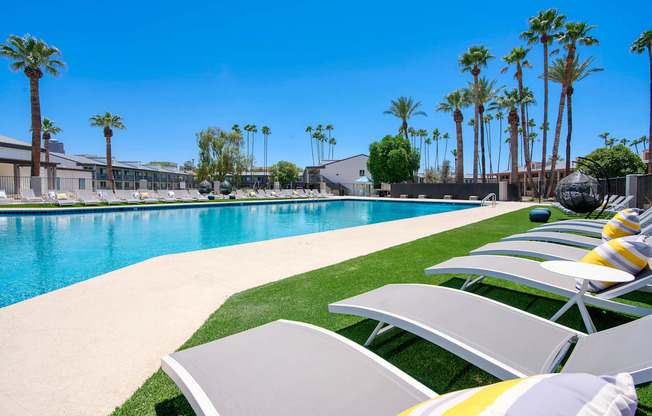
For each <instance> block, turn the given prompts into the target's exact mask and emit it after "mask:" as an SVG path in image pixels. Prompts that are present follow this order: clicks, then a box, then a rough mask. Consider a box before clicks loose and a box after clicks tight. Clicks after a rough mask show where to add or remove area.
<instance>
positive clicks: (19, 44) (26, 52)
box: [0, 34, 66, 177]
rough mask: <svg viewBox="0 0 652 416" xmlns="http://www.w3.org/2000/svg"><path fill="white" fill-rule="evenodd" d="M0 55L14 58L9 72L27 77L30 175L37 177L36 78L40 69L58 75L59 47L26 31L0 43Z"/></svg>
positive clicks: (38, 108)
mask: <svg viewBox="0 0 652 416" xmlns="http://www.w3.org/2000/svg"><path fill="white" fill-rule="evenodd" d="M0 56H4V57H5V58H8V59H11V60H12V61H14V62H13V63H12V64H11V65H9V68H10V69H11V70H12V71H20V70H22V71H23V73H24V74H25V76H27V78H29V97H30V105H31V112H32V128H31V130H32V167H31V173H30V175H31V176H32V177H35V176H36V177H38V176H41V99H40V96H39V85H38V83H39V79H41V78H42V77H43V70H44V69H45V72H47V73H48V74H50V75H53V76H55V77H57V76H59V75H60V72H59V69H64V68H65V67H66V64H65V63H64V62H63V61H61V60H60V59H58V58H59V57H60V56H61V52H60V51H59V49H57V48H55V47H54V46H49V45H47V44H46V43H45V42H43V41H42V40H41V39H37V38H35V37H33V36H30V35H29V34H26V35H25V36H23V37H22V38H21V37H19V36H16V35H11V36H9V38H8V39H7V43H6V44H5V45H0Z"/></svg>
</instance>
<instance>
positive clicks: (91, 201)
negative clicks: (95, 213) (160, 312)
mask: <svg viewBox="0 0 652 416" xmlns="http://www.w3.org/2000/svg"><path fill="white" fill-rule="evenodd" d="M77 199H78V200H79V202H81V203H82V204H84V205H85V206H88V205H98V204H99V203H100V200H99V199H97V198H95V197H94V196H93V193H92V192H91V191H89V190H86V189H78V190H77Z"/></svg>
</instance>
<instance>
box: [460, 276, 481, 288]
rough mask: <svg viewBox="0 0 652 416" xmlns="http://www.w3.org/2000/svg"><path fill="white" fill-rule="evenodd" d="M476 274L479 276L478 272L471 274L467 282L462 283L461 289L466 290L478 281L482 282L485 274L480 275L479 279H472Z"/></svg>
mask: <svg viewBox="0 0 652 416" xmlns="http://www.w3.org/2000/svg"><path fill="white" fill-rule="evenodd" d="M476 276H477V274H472V275H470V276H469V277H468V278H467V279H466V282H464V284H463V285H462V287H461V288H460V290H465V289H466V288H467V287H471V286H473V285H474V284H476V283H480V282H482V279H484V276H479V277H478V278H477V279H475V280H471V279H473V278H474V277H476Z"/></svg>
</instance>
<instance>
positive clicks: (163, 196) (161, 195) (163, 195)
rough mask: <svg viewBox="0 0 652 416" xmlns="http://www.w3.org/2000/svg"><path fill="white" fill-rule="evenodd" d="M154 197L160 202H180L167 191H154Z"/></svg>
mask: <svg viewBox="0 0 652 416" xmlns="http://www.w3.org/2000/svg"><path fill="white" fill-rule="evenodd" d="M152 197H153V198H158V200H159V201H160V202H179V200H178V199H177V198H174V197H172V196H170V195H168V193H167V191H158V192H157V191H152Z"/></svg>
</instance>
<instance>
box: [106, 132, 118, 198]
mask: <svg viewBox="0 0 652 416" xmlns="http://www.w3.org/2000/svg"><path fill="white" fill-rule="evenodd" d="M104 137H105V138H106V173H107V174H108V175H109V183H111V189H112V190H113V192H115V179H113V160H112V159H111V135H110V134H106V133H105V134H104Z"/></svg>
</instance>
